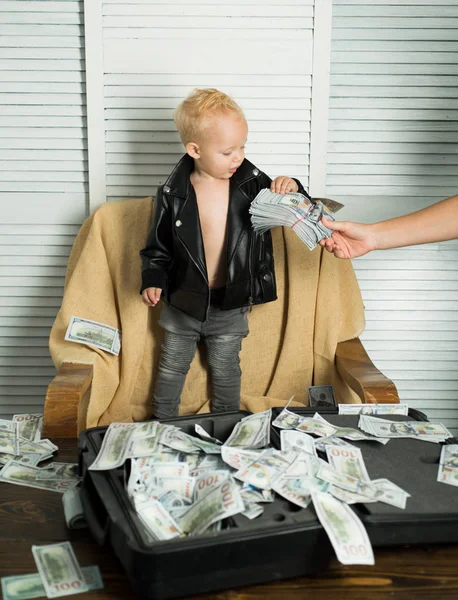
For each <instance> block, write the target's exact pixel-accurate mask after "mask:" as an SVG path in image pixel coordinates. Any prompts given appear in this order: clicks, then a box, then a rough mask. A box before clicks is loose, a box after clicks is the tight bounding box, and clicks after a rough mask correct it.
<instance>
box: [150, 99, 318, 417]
mask: <svg viewBox="0 0 458 600" xmlns="http://www.w3.org/2000/svg"><path fill="white" fill-rule="evenodd" d="M174 119H175V124H176V127H177V129H178V132H179V134H180V137H181V140H182V142H183V145H184V146H185V149H186V154H185V155H184V156H183V158H182V159H181V160H180V161H179V162H178V164H177V165H176V166H175V168H174V169H173V171H172V173H171V174H170V176H169V177H168V179H167V181H166V182H165V184H164V185H163V186H161V187H160V188H159V189H158V192H157V196H156V199H155V202H154V213H153V222H152V226H151V229H150V232H149V235H148V239H147V242H146V247H145V248H144V249H143V250H142V251H141V252H140V254H141V257H142V289H141V293H142V298H143V301H144V302H145V304H147V305H148V306H152V307H153V306H156V304H157V303H158V302H159V299H160V298H161V296H162V297H163V298H164V303H163V306H162V312H161V316H160V320H159V324H160V325H161V327H162V328H163V329H164V341H163V343H162V353H161V357H160V362H159V368H158V373H157V378H156V382H155V388H154V393H153V414H154V416H155V417H157V418H159V419H164V418H167V417H173V416H176V415H178V408H179V403H180V396H181V392H182V389H183V386H184V382H185V379H186V375H187V373H188V370H189V367H190V364H191V361H192V359H193V357H194V355H195V352H196V346H197V342H198V341H199V339H200V338H203V340H204V342H205V345H206V348H207V355H208V363H209V366H210V371H211V377H212V389H213V394H212V396H213V397H212V406H211V408H212V411H213V412H220V411H228V410H239V407H240V377H241V370H240V360H239V353H240V349H241V343H242V339H243V338H244V337H246V336H247V335H248V319H247V316H248V315H247V311H248V308H249V307H250V306H252V305H254V304H263V303H265V302H271V301H272V300H275V299H276V297H277V296H276V286H275V273H274V260H273V253H272V239H271V235H270V232H267V233H264V234H262V235H259V234H255V233H254V231H253V229H252V227H251V221H250V214H249V207H250V204H251V201H252V200H253V199H254V198H255V196H256V195H257V194H258V192H259V191H260V190H261V189H263V188H269V187H270V189H271V190H272V191H274V192H278V193H286V192H297V191H299V192H301V193H302V194H305V195H306V196H308V194H307V192H306V191H305V190H304V188H303V187H302V185H301V184H300V182H299V181H297V180H295V179H291V178H289V177H285V176H281V177H277V178H276V179H274V180H273V181H272V180H271V179H270V178H269V177H268V176H267V175H266V174H265V173H263V172H262V171H260V170H259V169H257V168H256V167H255V166H254V165H253V164H252V163H250V162H249V161H248V160H246V159H245V158H244V155H245V144H246V141H247V134H248V127H247V122H246V120H245V116H244V114H243V111H242V109H241V108H240V107H239V106H238V104H236V103H235V102H234V100H232V98H230V97H229V96H227V95H226V94H224V93H222V92H220V91H218V90H216V89H203V90H197V89H196V90H194V91H193V92H192V93H191V94H190V95H189V96H188V97H187V98H186V99H185V100H184V101H183V102H182V103H181V104H180V105H179V106H178V108H177V109H176V111H175V114H174Z"/></svg>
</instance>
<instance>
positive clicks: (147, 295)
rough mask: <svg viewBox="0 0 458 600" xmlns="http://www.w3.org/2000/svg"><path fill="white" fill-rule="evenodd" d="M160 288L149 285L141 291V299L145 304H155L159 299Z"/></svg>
mask: <svg viewBox="0 0 458 600" xmlns="http://www.w3.org/2000/svg"><path fill="white" fill-rule="evenodd" d="M161 292H162V289H161V288H156V287H150V288H146V290H143V292H142V300H143V302H144V303H145V304H146V306H156V304H157V303H158V302H159V300H160V299H161Z"/></svg>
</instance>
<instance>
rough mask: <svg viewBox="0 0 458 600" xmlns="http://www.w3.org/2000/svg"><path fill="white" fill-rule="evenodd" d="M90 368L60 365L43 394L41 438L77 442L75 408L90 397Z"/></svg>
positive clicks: (76, 415)
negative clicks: (73, 440)
mask: <svg viewBox="0 0 458 600" xmlns="http://www.w3.org/2000/svg"><path fill="white" fill-rule="evenodd" d="M91 383H92V365H84V364H78V363H65V362H64V363H62V365H61V367H60V369H59V370H58V372H57V374H56V376H55V377H54V379H53V380H52V381H51V383H50V384H49V386H48V391H47V393H46V401H45V409H44V418H43V438H47V437H49V438H51V439H52V438H53V437H54V438H70V437H71V438H76V437H77V436H78V428H77V419H78V407H79V406H80V403H81V402H82V401H83V400H84V398H85V396H86V394H89V392H90V389H91Z"/></svg>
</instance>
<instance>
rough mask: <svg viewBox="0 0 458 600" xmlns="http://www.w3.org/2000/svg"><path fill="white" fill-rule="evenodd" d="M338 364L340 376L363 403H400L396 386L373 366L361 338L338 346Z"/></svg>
mask: <svg viewBox="0 0 458 600" xmlns="http://www.w3.org/2000/svg"><path fill="white" fill-rule="evenodd" d="M336 364H337V370H338V372H339V374H340V376H341V377H342V379H343V380H344V381H345V382H346V383H347V384H348V385H349V386H350V387H351V389H352V390H353V391H355V392H356V393H357V394H358V396H359V397H360V398H361V402H366V403H368V404H391V403H392V404H395V403H398V402H399V395H398V391H397V389H396V386H395V385H394V383H393V382H392V381H391V379H388V377H385V375H383V373H381V372H380V371H379V370H378V369H377V368H376V367H375V366H374V365H373V363H372V361H371V359H370V358H369V356H368V355H367V352H366V351H365V349H364V346H363V345H362V343H361V341H360V340H359V338H355V339H354V340H348V341H346V342H340V344H337V350H336Z"/></svg>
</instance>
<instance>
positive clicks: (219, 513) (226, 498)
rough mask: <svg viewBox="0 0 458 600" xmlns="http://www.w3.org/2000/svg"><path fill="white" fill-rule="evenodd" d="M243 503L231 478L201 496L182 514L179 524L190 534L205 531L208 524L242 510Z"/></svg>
mask: <svg viewBox="0 0 458 600" xmlns="http://www.w3.org/2000/svg"><path fill="white" fill-rule="evenodd" d="M244 510H245V505H244V502H243V500H242V497H241V495H240V492H239V490H238V489H237V486H236V484H235V482H234V481H233V479H232V478H229V479H227V480H226V481H224V482H223V483H222V484H221V485H220V486H218V487H217V488H215V489H213V490H212V491H211V492H209V493H208V494H206V495H205V496H203V497H202V498H201V499H200V500H198V501H197V502H194V504H192V505H191V507H190V508H189V509H188V510H187V511H186V512H185V513H184V515H182V517H181V519H180V521H179V525H180V527H181V529H182V530H183V531H184V532H185V533H188V534H190V535H197V534H199V533H203V532H204V531H206V530H207V529H208V528H209V527H210V525H212V524H213V523H216V522H217V521H221V520H222V519H226V518H228V517H231V516H232V515H235V514H237V513H240V512H243V511H244Z"/></svg>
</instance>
